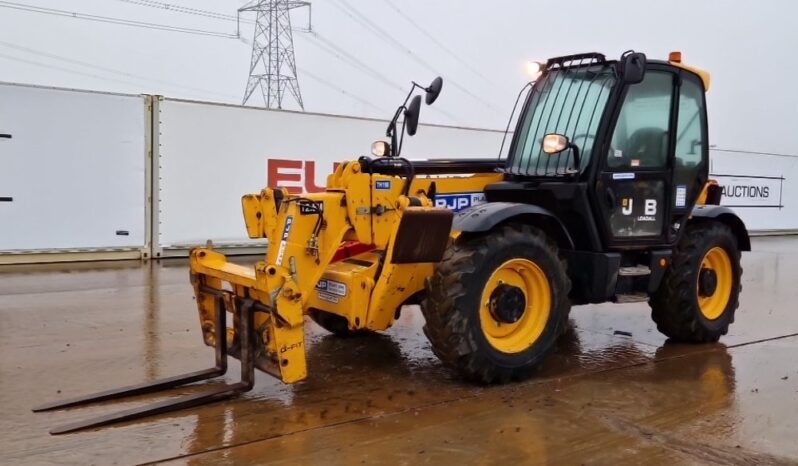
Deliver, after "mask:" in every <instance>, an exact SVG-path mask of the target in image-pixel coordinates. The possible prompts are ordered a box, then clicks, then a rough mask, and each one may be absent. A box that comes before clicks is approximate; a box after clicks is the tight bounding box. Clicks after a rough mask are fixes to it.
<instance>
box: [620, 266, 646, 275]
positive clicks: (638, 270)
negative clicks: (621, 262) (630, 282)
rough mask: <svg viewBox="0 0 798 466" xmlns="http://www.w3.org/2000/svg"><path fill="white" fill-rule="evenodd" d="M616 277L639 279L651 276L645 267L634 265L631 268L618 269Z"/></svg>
mask: <svg viewBox="0 0 798 466" xmlns="http://www.w3.org/2000/svg"><path fill="white" fill-rule="evenodd" d="M618 275H619V276H621V277H641V276H643V275H651V269H649V268H648V266H645V265H635V266H632V267H621V268H620V269H618Z"/></svg>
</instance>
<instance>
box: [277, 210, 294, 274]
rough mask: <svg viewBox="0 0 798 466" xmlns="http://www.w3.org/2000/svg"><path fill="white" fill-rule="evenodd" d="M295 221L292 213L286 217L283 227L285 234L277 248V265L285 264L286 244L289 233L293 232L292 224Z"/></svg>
mask: <svg viewBox="0 0 798 466" xmlns="http://www.w3.org/2000/svg"><path fill="white" fill-rule="evenodd" d="M293 223H294V217H291V216H290V215H289V216H288V217H287V218H286V219H285V227H283V236H282V238H280V248H279V249H278V250H277V265H283V255H284V254H285V245H286V243H287V242H288V234H289V233H291V225H292V224H293Z"/></svg>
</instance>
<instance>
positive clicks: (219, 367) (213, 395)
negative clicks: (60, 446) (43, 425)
mask: <svg viewBox="0 0 798 466" xmlns="http://www.w3.org/2000/svg"><path fill="white" fill-rule="evenodd" d="M202 291H203V293H208V294H213V295H215V300H214V301H215V303H216V305H215V308H216V309H215V316H214V317H215V325H216V328H215V339H216V342H215V343H216V345H215V353H216V365H215V366H214V367H211V368H208V369H203V370H199V371H195V372H189V373H186V374H180V375H176V376H173V377H167V378H163V379H157V380H153V381H151V382H145V383H141V384H136V385H129V386H126V387H120V388H115V389H111V390H106V391H103V392H98V393H93V394H90V395H84V396H79V397H76V398H70V399H66V400H61V401H56V402H52V403H46V404H43V405H41V406H37V407H35V408H33V411H34V412H42V411H53V410H59V409H64V408H71V407H76V406H84V405H88V404H92V403H97V402H100V401H107V400H117V399H120V398H126V397H130V396H135V395H142V394H146V393H155V392H160V391H162V390H166V389H170V388H174V387H180V386H183V385H187V384H190V383H194V382H199V381H202V380H208V379H213V378H216V377H220V376H222V375H224V374H225V373H226V372H227V356H228V348H227V323H226V321H227V306H226V305H225V302H226V300H225V292H220V291H218V290H210V289H203V290H202ZM229 302H231V303H232V302H233V301H232V300H230V301H229ZM239 302H240V306H238V305H236V304H238V303H236V304H234V305H233V306H234V307H238V308H239V309H238V310H239V311H240V319H238V322H237V325H236V327H237V328H236V332H237V334H238V339H239V344H240V347H241V351H240V355H241V358H240V359H241V381H239V382H237V383H233V384H224V385H221V386H216V387H213V388H210V389H208V390H205V391H202V392H200V393H195V394H191V395H184V396H181V397H178V398H173V399H168V400H164V401H159V402H156V403H151V404H148V405H145V406H140V407H137V408H131V409H127V410H124V411H118V412H115V413H110V414H106V415H102V416H98V417H94V418H89V419H85V420H82V421H77V422H73V423H70V424H65V425H62V426H57V427H55V428H53V429H51V430H50V434H52V435H59V434H66V433H69V432H76V431H79V430H84V429H90V428H93V427H100V426H106V425H110V424H116V423H119V422H125V421H131V420H135V419H141V418H144V417H149V416H154V415H157V414H163V413H168V412H172V411H177V410H180V409H185V408H190V407H194V406H199V405H203V404H207V403H213V402H215V401H220V400H224V399H227V398H232V397H234V396H237V395H240V394H242V393H245V392H248V391H249V390H251V389H252V387H253V386H254V385H255V350H254V332H253V328H254V319H253V317H254V312H255V310H254V308H255V303H254V301H252V300H250V299H243V300H239Z"/></svg>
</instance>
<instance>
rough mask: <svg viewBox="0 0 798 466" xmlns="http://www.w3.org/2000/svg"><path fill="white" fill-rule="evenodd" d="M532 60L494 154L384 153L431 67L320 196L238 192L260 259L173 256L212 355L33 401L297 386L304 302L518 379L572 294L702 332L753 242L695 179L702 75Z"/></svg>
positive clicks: (480, 376)
mask: <svg viewBox="0 0 798 466" xmlns="http://www.w3.org/2000/svg"><path fill="white" fill-rule="evenodd" d="M540 66H541V70H540V71H541V74H540V76H539V77H538V79H537V80H536V81H535V82H534V83H530V84H529V92H528V93H527V95H526V98H525V101H524V104H523V106H522V109H521V111H520V114H519V117H518V120H517V125H516V128H515V131H514V133H513V136H512V140H511V144H510V146H509V152H508V156H507V157H506V159H502V160H499V159H476V160H475V159H453V160H429V161H410V160H407V159H405V158H402V157H401V151H402V141H403V139H404V135H405V133H406V134H407V135H409V136H412V135H414V134H415V133H416V130H417V125H418V120H419V112H420V108H421V95H414V93H415V92H416V89H421V90H422V91H423V93H424V94H425V98H426V103H427V104H432V103H433V102H434V101H435V99H436V98H437V97H438V95H439V93H440V91H441V88H442V80H441V79H440V78H437V79H436V80H435V81H433V83H432V84H431V85H429V86H427V87H423V86H419V85H418V84H416V83H413V87H412V88H411V90H410V93H409V94H408V95H407V98H406V99H405V102H404V103H403V104H402V105H401V106H399V108H398V109H397V111H396V113H395V115H394V117H393V118H392V120H391V122H390V124H389V125H388V129H387V134H386V136H387V137H388V138H389V139H390V141H377V142H375V143H374V144H373V145H372V153H373V155H374V156H376V158H370V157H361V158H359V159H357V160H353V161H348V162H343V163H341V164H339V165H338V166H337V168H336V169H335V172H334V173H333V174H331V175H330V176H329V177H328V178H327V183H326V189H325V191H324V192H320V193H313V194H309V193H308V194H300V195H293V194H289V192H288V191H287V190H286V189H281V188H265V189H263V190H262V191H261V192H259V193H254V194H247V195H245V196H244V197H243V199H242V205H243V213H244V221H245V224H246V230H247V233H248V235H249V237H250V238H268V240H269V241H268V248H267V251H266V255H265V257H264V259H263V260H262V261H260V262H258V263H257V264H256V265H255V266H254V267H244V266H241V265H236V264H233V263H231V262H229V261H228V260H227V258H226V257H225V256H224V255H223V254H221V253H219V252H217V251H215V250H213V248H212V247H201V248H195V249H193V250H192V251H191V253H190V267H191V284H192V285H193V287H194V292H195V295H196V301H197V308H198V311H199V322H200V326H201V329H202V335H203V338H204V342H205V344H206V345H208V346H211V347H214V348H215V351H216V365H215V367H213V368H210V369H207V370H204V371H199V372H195V373H191V374H185V375H181V376H176V377H172V378H168V379H162V380H156V381H153V382H148V383H144V384H140V385H136V386H133V387H124V388H120V389H116V390H110V391H107V392H103V393H99V394H94V395H89V396H86V397H80V398H76V399H73V400H66V401H61V402H56V403H52V404H49V405H44V406H41V407H39V408H37V409H36V410H37V411H39V410H48V409H59V408H64V407H67V406H76V405H81V404H85V403H89V402H93V401H99V400H107V399H113V398H119V397H123V396H128V395H132V394H140V393H147V392H153V391H156V390H161V389H164V388H168V387H174V386H178V385H183V384H186V383H190V382H195V381H198V380H204V379H208V378H211V377H216V376H220V375H222V374H224V373H225V371H226V368H227V356H228V355H231V356H233V357H235V358H238V359H240V361H241V365H242V380H241V382H238V383H236V384H232V385H224V386H221V387H217V388H213V389H210V390H209V391H206V392H203V393H199V394H195V395H190V396H185V397H182V398H178V399H176V400H167V401H164V402H161V403H156V404H155V405H151V406H144V407H142V408H135V409H132V410H128V411H124V412H121V413H115V414H111V415H107V416H103V417H101V418H95V419H89V420H87V421H81V422H77V423H74V424H70V425H67V426H62V427H59V428H56V429H54V430H52V431H51V432H52V433H54V434H57V433H64V432H71V431H74V430H79V429H84V428H87V427H96V426H99V425H104V424H110V423H113V422H119V421H123V420H129V419H134V418H139V417H142V416H146V415H151V414H155V413H160V412H166V411H172V410H176V409H181V408H185V407H188V406H194V405H198V404H201V403H206V402H210V401H215V400H219V399H223V398H227V397H230V396H234V395H236V394H239V393H241V392H244V391H247V390H249V389H250V388H252V385H253V381H254V370H255V368H257V369H260V370H262V371H264V372H267V373H269V374H272V375H273V376H275V377H277V378H279V379H281V380H282V381H283V382H285V383H296V382H299V381H301V380H303V379H305V378H306V377H307V376H308V371H307V362H306V358H305V332H304V326H305V316H309V317H310V318H311V319H313V320H314V321H315V322H316V323H318V324H319V325H321V326H322V327H324V328H325V329H327V330H329V331H330V332H333V333H335V334H338V335H342V336H347V335H354V334H358V333H364V332H379V331H382V330H385V329H387V328H388V327H390V326H391V325H392V324H393V322H394V321H395V320H396V319H397V318H398V317H399V313H400V309H401V308H402V306H403V305H406V304H414V303H417V304H420V305H421V310H422V312H423V314H424V317H425V319H426V324H425V326H424V331H425V333H426V335H427V337H428V338H429V340H430V343H431V345H432V349H433V351H434V353H435V354H436V355H437V356H438V357H439V358H440V359H441V360H442V361H443V362H444V363H445V364H446V365H448V366H450V367H452V368H453V369H455V370H457V371H458V372H459V373H460V374H462V375H463V376H464V377H465V378H467V379H469V380H473V381H477V382H481V383H492V382H506V381H509V380H514V379H522V378H524V377H527V376H529V375H530V374H532V373H533V372H534V370H535V369H536V368H538V367H539V366H540V364H541V362H542V360H543V359H544V357H545V356H546V355H547V354H549V353H550V352H551V351H552V348H553V347H554V344H555V341H556V340H557V338H558V337H559V336H560V335H561V334H562V333H563V332H564V331H565V329H566V326H567V318H568V313H569V311H570V308H571V305H572V304H573V305H578V304H587V303H601V302H606V301H614V302H618V303H624V302H635V301H648V302H649V303H650V306H651V315H652V318H653V320H654V322H655V323H656V325H657V328H658V329H659V330H660V331H661V332H662V333H664V334H665V335H667V336H668V337H670V338H672V339H675V340H680V341H688V342H713V341H717V340H718V338H719V337H720V336H721V335H723V334H725V333H726V332H727V329H728V327H729V324H730V323H731V322H732V321H733V319H734V312H735V310H736V308H737V306H738V295H739V292H740V276H741V273H742V269H741V267H740V251H743V250H750V240H749V236H748V233H747V231H746V228H745V225H744V224H743V222H742V221H741V220H740V218H739V217H738V216H737V215H735V214H734V212H732V211H731V210H729V209H728V208H725V207H721V206H719V203H720V196H721V190H720V187H719V186H718V185H717V183H715V182H714V181H712V180H709V175H708V170H709V142H708V138H707V115H706V103H705V92H706V91H707V89H708V88H709V74H708V73H706V72H704V71H702V70H699V69H696V68H693V67H690V66H687V65H685V64H683V63H682V62H681V56H680V54H678V53H674V54H671V56H670V57H669V60H667V61H665V60H662V61H659V60H647V58H646V56H645V55H644V54H642V53H636V52H633V51H629V52H626V53H624V54H623V55H622V56H621V57H620V58H619V59H617V60H609V59H607V58H606V57H605V56H604V55H602V54H599V53H585V54H578V55H570V56H564V57H556V58H552V59H550V60H548V62H546V63H545V64H541V65H540ZM520 96H521V95H520V94H519V98H520ZM408 102H409V103H408ZM400 120H401V123H400ZM511 120H512V116H511ZM508 126H509V124H508ZM228 315H229V316H231V317H232V319H231V320H232V325H231V326H230V327H228V325H227V319H228Z"/></svg>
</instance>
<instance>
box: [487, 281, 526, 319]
mask: <svg viewBox="0 0 798 466" xmlns="http://www.w3.org/2000/svg"><path fill="white" fill-rule="evenodd" d="M488 308H489V309H490V314H491V315H492V316H493V318H494V319H496V321H497V322H501V323H504V324H513V323H516V322H518V321H519V320H520V319H521V316H523V315H524V310H525V309H526V297H524V292H523V291H522V290H521V288H518V287H517V286H512V285H504V284H502V285H499V286H497V287H496V289H494V290H493V293H491V295H490V302H489V303H488Z"/></svg>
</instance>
